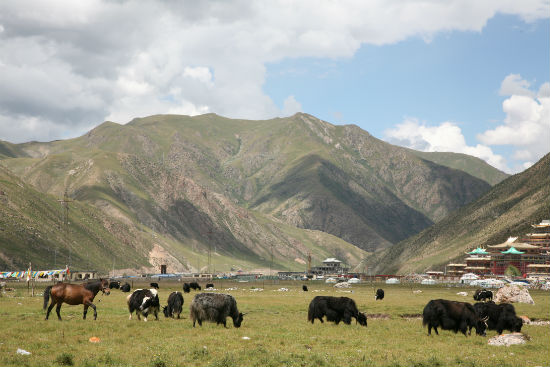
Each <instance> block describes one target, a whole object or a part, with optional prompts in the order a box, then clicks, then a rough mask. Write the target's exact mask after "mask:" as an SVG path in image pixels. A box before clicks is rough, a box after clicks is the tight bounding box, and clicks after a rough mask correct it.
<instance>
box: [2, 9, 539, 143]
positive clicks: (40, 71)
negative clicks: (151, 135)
mask: <svg viewBox="0 0 550 367" xmlns="http://www.w3.org/2000/svg"><path fill="white" fill-rule="evenodd" d="M548 10H549V6H548V2H547V1H546V0H524V1H521V2H518V1H516V0H488V1H478V0H447V1H433V2H426V1H425V0H409V1H407V2H405V1H401V0H393V1H390V0H385V1H363V2H361V1H344V2H332V1H326V2H319V1H313V0H309V1H287V0H280V1H266V2H258V1H241V0H234V1H223V2H214V1H213V2H197V1H182V2H158V1H101V0H89V1H86V0H83V1H74V0H58V1H54V2H51V1H48V2H44V1H41V0H36V1H25V2H20V1H16V0H12V1H10V0H6V1H1V2H0V25H1V26H0V27H1V31H0V85H2V88H0V113H1V114H2V116H3V118H2V119H0V139H5V140H10V141H24V140H28V139H29V138H31V137H32V138H35V139H41V140H42V139H51V138H53V137H55V138H57V137H65V136H66V134H69V135H71V134H72V135H76V134H80V133H82V132H83V129H84V128H85V127H87V126H89V125H90V124H95V123H99V122H101V121H102V120H104V119H107V118H109V119H113V120H115V121H117V122H126V121H129V120H131V119H132V118H133V117H136V116H143V115H144V114H150V113H166V112H170V111H181V112H182V113H184V112H185V113H190V114H195V113H202V111H212V112H216V113H218V114H221V115H226V116H229V117H239V118H270V117H273V116H277V115H281V114H282V113H284V112H285V111H282V110H280V109H279V108H277V106H275V104H274V103H273V101H272V100H271V98H269V97H268V96H267V95H266V94H265V92H264V91H263V89H262V87H263V84H264V82H265V76H266V75H265V74H266V73H265V65H266V63H269V62H276V61H279V60H281V59H284V58H297V57H316V58H323V57H329V58H341V57H351V56H353V54H354V53H355V52H356V51H357V50H358V49H359V47H360V46H361V45H362V44H373V45H383V44H391V43H395V42H399V41H402V40H405V39H407V38H410V37H422V38H424V39H426V40H429V39H430V38H431V37H433V36H434V35H435V34H437V33H438V32H447V31H451V30H458V31H478V32H479V31H481V29H482V28H483V27H484V26H485V24H486V23H487V20H488V19H490V18H492V17H493V16H494V15H495V14H496V13H504V14H516V15H518V16H520V17H521V18H522V19H524V20H525V21H533V20H536V19H539V18H543V17H547V14H548ZM298 105H299V104H298V103H297V102H296V101H292V100H289V101H288V108H289V109H294V110H296V109H298ZM8 121H9V122H8ZM26 121H36V125H33V128H32V130H31V128H30V127H29V126H30V125H28V123H27V122H26ZM51 124H54V125H55V126H60V127H61V128H60V129H57V128H55V129H53V130H52V125H51ZM14 125H17V127H16V128H13V126H14ZM25 131H27V134H25ZM52 131H53V133H54V135H52ZM61 132H63V133H61ZM62 134H65V135H63V136H62Z"/></svg>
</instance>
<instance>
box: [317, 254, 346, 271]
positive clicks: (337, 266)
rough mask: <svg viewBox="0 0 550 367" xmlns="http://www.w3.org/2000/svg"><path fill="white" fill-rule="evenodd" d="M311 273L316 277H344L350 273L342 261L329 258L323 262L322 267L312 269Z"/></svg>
mask: <svg viewBox="0 0 550 367" xmlns="http://www.w3.org/2000/svg"><path fill="white" fill-rule="evenodd" d="M310 272H311V273H312V274H316V275H343V274H347V273H348V272H349V268H348V267H344V266H343V265H342V262H341V261H340V260H338V259H335V258H334V257H329V258H327V259H325V260H323V263H322V265H320V266H314V267H312V268H311V271H310Z"/></svg>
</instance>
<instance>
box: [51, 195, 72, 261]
mask: <svg viewBox="0 0 550 367" xmlns="http://www.w3.org/2000/svg"><path fill="white" fill-rule="evenodd" d="M57 201H58V202H59V203H61V206H62V207H63V215H62V216H63V234H64V237H65V242H66V243H67V246H68V247H69V265H71V244H70V243H69V203H70V202H72V200H70V199H69V195H68V194H67V187H65V192H64V193H63V199H62V200H57ZM54 263H55V267H56V268H57V244H56V245H55V257H54Z"/></svg>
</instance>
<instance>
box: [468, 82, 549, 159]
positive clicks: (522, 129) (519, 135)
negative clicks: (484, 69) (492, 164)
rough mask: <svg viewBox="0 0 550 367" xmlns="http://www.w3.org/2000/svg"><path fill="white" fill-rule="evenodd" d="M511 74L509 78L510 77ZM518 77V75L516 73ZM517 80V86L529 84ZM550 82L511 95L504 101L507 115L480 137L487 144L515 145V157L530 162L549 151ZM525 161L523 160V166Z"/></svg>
mask: <svg viewBox="0 0 550 367" xmlns="http://www.w3.org/2000/svg"><path fill="white" fill-rule="evenodd" d="M511 75H514V74H510V75H509V76H507V77H506V79H509V78H510V76H511ZM514 78H515V75H514ZM506 79H505V80H506ZM515 79H516V82H517V84H518V85H524V86H529V83H527V82H525V81H524V80H522V79H517V78H515ZM549 89H550V85H549V84H548V83H544V84H543V85H542V86H541V87H540V89H539V92H538V97H534V96H535V94H536V93H535V92H533V91H530V90H528V92H530V93H524V92H523V91H522V90H519V91H518V94H514V95H511V96H510V97H509V98H507V99H506V100H505V101H504V102H503V103H502V109H503V111H504V113H505V114H506V118H505V119H504V121H503V123H502V124H501V125H498V126H497V127H495V128H494V129H490V130H487V131H485V132H483V133H481V134H479V135H478V136H477V138H478V139H479V140H480V141H481V142H482V143H484V144H488V145H510V146H513V147H515V149H516V150H515V152H514V154H513V158H514V159H516V160H518V161H527V162H526V163H528V164H529V165H530V164H532V162H536V161H537V160H539V159H540V158H542V157H543V156H544V155H545V154H546V153H548V152H550V96H549V94H550V93H549ZM524 163H525V162H523V163H522V162H520V164H521V165H522V166H523V165H524Z"/></svg>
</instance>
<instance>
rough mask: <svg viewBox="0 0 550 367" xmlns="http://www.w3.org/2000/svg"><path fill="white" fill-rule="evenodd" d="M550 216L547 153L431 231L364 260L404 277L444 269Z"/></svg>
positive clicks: (549, 176) (549, 174)
mask: <svg viewBox="0 0 550 367" xmlns="http://www.w3.org/2000/svg"><path fill="white" fill-rule="evenodd" d="M549 216H550V154H547V155H546V156H544V157H543V158H542V159H541V160H540V161H538V162H537V163H536V164H535V165H533V166H532V167H530V168H528V169H527V170H525V171H524V172H521V173H519V174H516V175H514V176H510V177H509V178H507V179H505V180H504V181H502V182H501V183H499V184H497V185H496V186H494V187H493V188H492V189H491V190H490V191H489V192H487V193H486V194H484V195H483V196H481V197H480V198H479V199H478V200H476V201H474V202H472V203H470V204H468V205H466V206H465V207H463V208H461V209H459V210H457V211H456V212H454V213H451V214H450V215H449V216H448V217H447V218H445V219H444V220H442V221H440V222H439V223H436V224H435V225H433V226H432V227H430V228H428V229H426V230H424V231H422V232H420V233H419V234H417V235H415V236H412V237H411V238H408V239H406V240H404V241H402V242H400V243H398V244H397V245H395V246H393V247H392V248H390V249H388V250H386V251H382V252H379V253H377V254H375V255H373V256H371V257H370V258H369V259H368V263H369V264H370V265H371V267H372V268H373V271H376V272H384V273H399V274H406V273H410V272H424V271H426V270H428V269H440V270H442V269H443V268H444V265H445V264H446V263H448V262H449V261H451V260H453V259H458V258H461V257H462V256H463V255H464V252H465V251H466V250H467V249H469V248H475V247H479V246H482V247H485V246H487V245H494V244H498V243H501V242H504V241H505V240H506V239H507V238H508V237H509V236H519V235H522V234H525V233H527V232H528V231H529V230H530V229H531V227H530V225H531V224H533V223H539V222H540V221H541V220H542V219H548V218H549Z"/></svg>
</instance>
